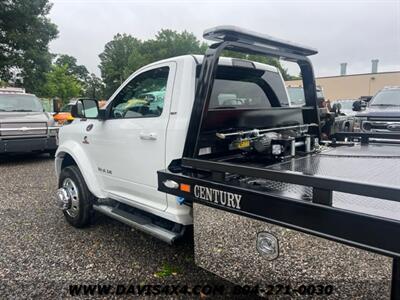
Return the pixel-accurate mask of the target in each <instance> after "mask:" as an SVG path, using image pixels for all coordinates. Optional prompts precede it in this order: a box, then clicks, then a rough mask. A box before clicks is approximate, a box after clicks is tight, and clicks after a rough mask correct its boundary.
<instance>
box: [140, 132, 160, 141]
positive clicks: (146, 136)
mask: <svg viewBox="0 0 400 300" xmlns="http://www.w3.org/2000/svg"><path fill="white" fill-rule="evenodd" d="M140 139H142V140H147V141H154V140H156V139H157V134H155V133H154V132H151V133H144V132H141V133H140Z"/></svg>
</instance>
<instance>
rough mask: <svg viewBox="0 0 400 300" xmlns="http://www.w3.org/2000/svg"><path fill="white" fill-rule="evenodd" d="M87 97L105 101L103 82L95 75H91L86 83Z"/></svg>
mask: <svg viewBox="0 0 400 300" xmlns="http://www.w3.org/2000/svg"><path fill="white" fill-rule="evenodd" d="M85 96H86V97H88V98H93V99H97V100H99V99H104V84H103V81H102V80H101V79H100V78H99V77H97V76H96V75H95V74H93V73H92V74H90V75H89V77H88V79H87V80H86V83H85Z"/></svg>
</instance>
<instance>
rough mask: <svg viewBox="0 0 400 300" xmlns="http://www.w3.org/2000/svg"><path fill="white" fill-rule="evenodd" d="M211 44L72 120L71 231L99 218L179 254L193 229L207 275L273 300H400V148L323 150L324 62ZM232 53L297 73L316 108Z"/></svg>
mask: <svg viewBox="0 0 400 300" xmlns="http://www.w3.org/2000/svg"><path fill="white" fill-rule="evenodd" d="M204 37H205V38H207V39H210V40H213V41H215V43H214V44H212V45H210V47H209V49H208V50H207V52H206V53H205V55H204V56H194V55H186V56H180V57H174V58H169V59H166V60H162V61H158V62H155V63H152V64H150V65H147V66H145V67H143V68H141V69H140V70H138V71H136V72H135V73H134V74H132V75H131V76H130V77H129V78H128V79H127V80H126V81H125V82H124V83H123V84H122V85H121V87H120V88H118V89H117V91H116V92H115V93H114V94H113V95H112V96H111V98H110V99H109V101H108V102H107V105H106V107H105V108H104V109H99V108H98V106H97V103H96V102H95V101H93V100H80V101H77V103H76V104H75V105H74V106H73V107H72V111H71V113H72V115H73V116H74V117H75V120H74V121H73V122H72V124H70V125H68V126H64V127H62V128H61V129H60V132H59V147H58V150H57V153H56V160H55V165H56V172H57V175H58V178H59V189H58V190H57V193H56V194H57V201H58V204H59V206H60V208H61V209H62V210H63V213H64V215H65V218H66V220H67V221H68V222H69V223H70V224H71V225H73V226H75V227H84V226H86V225H88V224H89V222H90V219H91V216H92V213H93V211H98V212H100V213H103V214H105V215H108V216H110V217H112V218H114V219H117V220H119V221H122V222H124V223H126V224H128V225H130V226H133V227H135V228H137V229H140V230H143V231H145V232H147V233H149V234H151V235H153V236H155V237H157V238H159V239H161V240H163V241H165V242H168V243H170V244H172V243H173V242H174V241H176V240H177V239H179V238H181V237H182V236H183V235H184V233H185V230H186V229H188V228H192V227H191V225H193V229H194V248H195V249H194V251H195V259H196V264H198V265H199V266H201V267H203V268H205V269H207V270H210V271H211V272H214V273H216V274H218V275H220V276H222V277H224V278H226V279H228V280H231V281H233V282H236V283H240V284H244V283H246V284H254V285H255V284H257V287H258V284H259V283H261V284H264V286H265V284H266V283H268V286H267V288H266V289H263V290H258V289H257V293H261V294H265V295H267V296H268V295H272V294H274V295H281V296H285V295H289V296H293V297H295V296H306V297H307V296H312V295H322V296H329V295H333V296H334V297H336V298H342V299H343V298H347V297H351V298H355V297H364V296H365V297H369V296H371V295H374V298H389V297H391V299H396V300H398V299H400V262H399V257H400V239H398V237H399V236H400V222H399V221H400V214H399V212H400V205H399V203H398V202H399V197H398V195H399V194H400V189H399V184H398V183H399V182H398V179H397V178H398V176H397V175H398V173H399V172H400V155H398V153H399V151H398V150H399V147H398V145H396V144H391V143H386V144H377V143H375V141H374V138H376V134H374V133H368V134H367V133H349V132H340V133H338V134H337V137H336V138H335V139H334V140H332V141H326V142H325V145H321V143H320V139H321V131H320V120H319V112H318V111H319V110H318V105H317V93H316V85H315V79H314V74H313V68H312V65H311V62H310V60H309V58H308V56H310V55H313V54H316V53H317V51H316V50H314V49H312V48H308V47H304V46H301V45H298V44H295V43H290V42H286V41H283V40H280V39H275V38H272V37H270V36H266V35H262V34H258V33H254V32H251V31H247V30H242V29H239V28H237V27H232V26H220V27H216V28H212V29H209V30H206V31H205V33H204ZM223 50H233V51H239V52H245V53H251V54H259V55H268V56H272V57H278V58H283V59H287V60H290V61H293V62H297V63H298V64H299V66H300V69H301V72H302V80H303V87H304V95H305V105H303V106H292V105H290V100H289V98H288V93H287V91H286V88H285V85H284V82H283V79H282V76H281V74H280V72H279V70H278V69H277V68H275V67H273V66H269V65H265V64H261V63H257V62H254V61H248V60H243V59H236V58H225V57H221V54H222V51H223ZM354 136H356V137H360V138H361V140H362V144H358V143H355V142H348V139H347V137H354ZM385 137H386V138H398V136H395V135H393V134H392V135H391V136H385ZM390 174H392V175H390ZM395 174H397V175H395ZM367 261H368V262H370V263H371V265H373V266H374V269H371V270H370V272H371V274H368V277H367V278H368V280H370V281H371V282H375V284H370V282H369V281H366V280H365V278H366V277H365V276H364V275H365V274H364V273H365V265H366V264H368V263H366V262H367ZM321 270H322V271H321ZM332 278H334V280H335V281H330V280H331V279H332ZM332 280H333V279H332ZM355 283H356V284H355ZM271 284H272V285H271ZM282 284H283V285H282ZM261 286H263V285H261ZM282 287H284V288H282ZM280 293H281V294H280ZM283 293H284V294H283ZM375 296H377V297H375ZM379 296H382V297H379Z"/></svg>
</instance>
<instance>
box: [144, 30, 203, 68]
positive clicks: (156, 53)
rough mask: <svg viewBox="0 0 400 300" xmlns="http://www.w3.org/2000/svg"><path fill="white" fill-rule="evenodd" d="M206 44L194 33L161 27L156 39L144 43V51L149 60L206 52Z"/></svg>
mask: <svg viewBox="0 0 400 300" xmlns="http://www.w3.org/2000/svg"><path fill="white" fill-rule="evenodd" d="M206 49H207V45H206V44H204V43H203V44H202V43H200V41H199V40H198V39H197V38H196V36H195V35H194V34H193V33H189V32H187V31H183V32H181V33H179V32H177V31H173V30H170V29H161V30H160V31H159V32H158V33H157V35H156V38H155V39H154V40H148V41H145V42H144V43H143V46H142V52H143V53H144V54H145V55H146V59H147V60H148V61H149V62H152V61H157V60H160V59H165V58H168V57H174V56H179V55H185V54H204V52H205V50H206Z"/></svg>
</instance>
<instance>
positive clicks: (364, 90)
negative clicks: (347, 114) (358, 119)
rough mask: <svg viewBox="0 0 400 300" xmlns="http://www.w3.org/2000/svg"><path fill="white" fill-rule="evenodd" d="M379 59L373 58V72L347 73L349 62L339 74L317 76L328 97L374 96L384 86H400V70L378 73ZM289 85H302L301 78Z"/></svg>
mask: <svg viewBox="0 0 400 300" xmlns="http://www.w3.org/2000/svg"><path fill="white" fill-rule="evenodd" d="M377 63H378V61H377V60H372V69H371V73H365V74H353V75H346V67H347V64H346V63H343V64H341V69H340V70H341V74H342V75H339V76H327V77H318V78H316V82H317V85H319V86H321V87H322V89H323V91H324V95H325V98H326V99H329V100H338V99H357V98H359V97H360V96H373V95H375V93H376V92H377V91H379V90H380V89H382V88H383V87H384V86H394V85H395V86H400V71H394V72H382V73H377V70H378V67H377ZM286 85H287V86H299V85H300V86H301V85H302V81H301V80H289V81H286Z"/></svg>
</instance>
